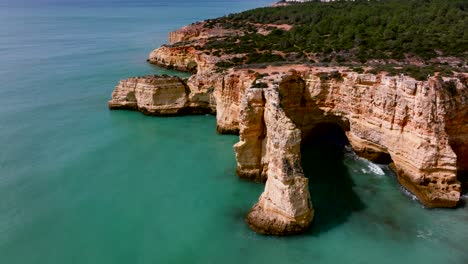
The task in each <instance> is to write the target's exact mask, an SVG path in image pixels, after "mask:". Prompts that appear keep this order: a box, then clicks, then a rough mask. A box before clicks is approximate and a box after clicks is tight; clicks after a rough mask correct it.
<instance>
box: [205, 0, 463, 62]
mask: <svg viewBox="0 0 468 264" xmlns="http://www.w3.org/2000/svg"><path fill="white" fill-rule="evenodd" d="M258 24H263V25H269V26H271V27H270V29H271V32H270V33H269V34H268V35H266V36H265V35H262V34H259V33H257V32H256V26H255V25H258ZM272 24H273V25H280V24H289V25H292V26H293V27H292V28H291V30H289V31H286V30H282V29H275V28H274V27H273V25H272ZM215 25H220V26H222V27H224V28H235V29H239V30H242V31H243V32H244V35H243V36H232V37H226V38H224V39H214V40H212V41H210V42H209V43H208V44H207V45H206V46H205V47H204V48H205V49H208V50H213V51H214V50H216V51H217V52H220V51H222V52H223V53H226V54H246V58H245V59H244V60H237V62H233V63H232V64H234V65H238V64H246V63H262V62H273V61H282V60H284V61H303V62H311V63H317V62H320V63H329V62H333V63H338V64H346V63H354V64H366V63H371V62H372V61H374V62H375V61H378V63H383V62H384V63H383V64H385V63H387V62H390V63H395V62H396V63H397V64H398V63H403V64H407V63H408V62H410V64H411V62H412V61H413V62H414V61H417V62H418V63H420V64H421V63H422V64H424V65H425V66H428V65H431V64H434V63H435V62H434V58H437V57H446V56H450V57H456V58H458V62H456V63H454V65H451V66H452V69H455V70H456V68H458V69H459V70H463V69H464V67H466V59H467V57H468V55H467V54H468V1H467V0H448V1H447V0H381V1H372V0H371V1H367V0H364V1H359V0H357V1H337V2H330V3H320V2H309V3H303V4H295V5H291V6H286V7H274V8H273V7H266V8H259V9H254V10H249V11H246V12H242V13H239V14H231V15H228V16H225V17H222V18H218V19H214V20H208V22H207V24H206V27H213V26H215ZM265 52H266V53H267V54H269V55H272V56H269V57H268V56H262V55H261V54H262V53H265ZM278 54H279V55H281V56H279V55H278ZM266 57H268V58H266ZM460 61H461V62H460ZM436 63H439V61H438V62H436ZM443 66H444V65H443V64H441V65H440V67H443ZM437 67H439V66H437ZM453 67H455V68H453Z"/></svg>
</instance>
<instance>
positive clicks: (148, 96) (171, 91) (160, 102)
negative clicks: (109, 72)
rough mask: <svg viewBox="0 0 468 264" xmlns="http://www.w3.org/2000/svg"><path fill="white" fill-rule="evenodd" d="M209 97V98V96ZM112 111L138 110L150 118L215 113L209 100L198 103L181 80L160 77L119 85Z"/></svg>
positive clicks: (127, 81) (147, 77)
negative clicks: (154, 116)
mask: <svg viewBox="0 0 468 264" xmlns="http://www.w3.org/2000/svg"><path fill="white" fill-rule="evenodd" d="M200 93H203V91H201V92H200ZM198 96H199V95H198ZM206 97H207V98H209V95H207V96H206ZM109 108H110V109H129V110H138V111H140V112H142V113H144V114H148V115H180V114H201V113H210V112H212V110H211V108H210V105H209V100H199V98H198V97H197V95H196V94H195V93H192V92H191V91H190V89H189V88H188V86H187V85H186V84H185V82H184V81H183V80H182V79H180V78H178V77H161V76H144V77H134V78H129V79H126V80H122V81H120V82H119V84H118V85H117V86H116V88H115V90H114V92H113V93H112V99H111V100H110V101H109Z"/></svg>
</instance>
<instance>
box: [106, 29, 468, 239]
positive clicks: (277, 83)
mask: <svg viewBox="0 0 468 264" xmlns="http://www.w3.org/2000/svg"><path fill="white" fill-rule="evenodd" d="M203 23H205V22H201V23H195V24H192V25H190V26H187V27H184V28H182V29H180V30H177V31H175V32H172V33H170V43H171V45H165V46H162V47H161V48H158V49H156V50H154V51H153V52H151V54H150V55H149V58H148V61H149V62H151V63H154V64H157V65H160V66H163V67H168V68H173V69H178V70H183V71H189V72H192V73H194V75H192V76H191V77H190V78H189V79H188V80H182V79H180V78H178V77H170V76H144V77H136V78H129V79H127V80H122V81H120V83H119V84H118V85H117V87H116V88H115V90H114V92H113V94H112V99H111V100H110V101H109V108H111V109H130V110H137V111H141V112H143V113H144V114H150V115H159V116H172V115H186V114H204V113H210V114H216V120H217V130H218V132H219V133H221V134H239V138H240V140H239V142H238V143H237V144H235V146H234V150H235V153H236V160H237V173H238V175H239V176H240V177H242V178H246V179H250V180H254V181H262V182H266V183H265V191H264V192H263V193H262V195H261V196H260V198H259V201H258V203H257V204H255V205H254V206H253V207H252V209H251V211H250V212H249V213H248V215H247V218H246V219H247V223H248V224H249V226H250V227H251V228H252V229H253V230H255V231H256V232H258V233H262V234H270V235H289V234H296V233H301V232H304V231H305V230H307V228H308V226H309V225H310V223H311V222H312V219H313V216H314V210H313V206H312V203H311V200H310V194H309V188H308V179H307V178H306V177H305V176H304V173H303V171H302V166H301V151H300V147H301V144H303V142H304V141H306V140H308V139H309V138H310V137H313V134H314V130H315V129H317V128H319V127H321V126H323V125H324V124H331V125H335V126H338V127H339V128H340V129H341V130H342V131H343V132H344V133H345V134H346V136H347V138H348V140H349V143H350V144H351V146H352V148H353V149H354V151H355V152H356V153H357V154H358V155H360V156H362V157H365V158H368V159H370V160H374V161H387V162H391V163H392V166H393V167H394V168H395V170H396V172H397V175H398V180H399V182H400V183H401V184H402V185H403V186H405V187H406V188H407V189H408V190H410V191H411V192H412V193H413V194H415V195H416V197H418V199H419V200H420V201H421V203H423V204H424V205H425V206H426V207H430V208H433V207H455V206H457V204H458V202H459V200H460V193H461V183H460V181H459V179H461V178H462V176H463V175H465V174H466V172H467V171H468V89H467V86H466V85H467V84H466V81H465V82H463V80H466V78H467V77H468V74H466V73H462V74H461V75H459V76H457V77H450V78H449V77H440V76H437V75H435V76H432V77H430V78H429V79H428V80H427V81H416V80H415V79H413V78H411V77H408V76H403V75H400V76H388V75H387V74H386V73H385V72H381V73H377V74H370V73H357V72H354V71H353V70H352V69H350V68H347V67H318V66H313V65H305V64H288V65H277V66H273V65H262V66H251V67H244V68H227V69H223V68H220V67H219V66H217V63H218V62H220V61H223V60H225V59H226V56H231V57H232V56H235V55H221V56H214V55H213V54H207V53H206V52H204V50H203V49H200V48H195V47H200V46H201V47H202V46H203V45H204V43H206V40H207V39H208V38H215V37H216V36H224V35H225V34H242V33H241V32H236V31H234V30H232V29H222V28H212V29H209V28H206V27H203ZM258 30H265V29H264V28H263V29H262V28H259V29H258ZM231 57H230V58H231Z"/></svg>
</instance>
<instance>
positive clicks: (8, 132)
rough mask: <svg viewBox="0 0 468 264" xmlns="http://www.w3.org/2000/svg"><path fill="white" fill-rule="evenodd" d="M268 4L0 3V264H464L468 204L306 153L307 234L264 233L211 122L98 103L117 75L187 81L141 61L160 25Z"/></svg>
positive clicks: (344, 158)
mask: <svg viewBox="0 0 468 264" xmlns="http://www.w3.org/2000/svg"><path fill="white" fill-rule="evenodd" d="M269 3H270V1H246V0H232V1H198V2H197V4H196V5H195V4H194V2H193V1H183V0H176V1H149V0H146V1H145V0H138V1H123V0H122V1H111V0H102V1H84V0H81V1H65V0H49V1H46V0H40V1H32V0H30V1H25V0H23V1H19V2H18V1H10V0H8V1H5V0H0V7H1V8H0V25H1V26H0V58H1V60H0V78H1V79H2V85H1V86H0V128H1V129H0V147H1V148H0V149H1V151H0V263H8V264H32V263H38V264H39V263H40V264H42V263H48V264H55V263H57V264H62V263H70V264H72V263H77V264H82V263H100V264H105V263H112V264H118V263H220V262H221V263H312V262H313V263H434V264H435V263H454V264H462V263H468V251H467V250H466V248H465V244H466V243H467V242H468V208H458V209H456V210H446V209H436V210H428V209H424V208H423V207H422V206H421V205H420V204H419V203H418V202H417V201H415V200H413V199H411V197H410V196H408V195H406V194H405V193H404V192H403V190H402V189H401V187H400V186H399V185H398V184H397V182H396V180H395V177H394V176H393V174H392V172H391V171H390V170H389V169H388V168H387V167H386V166H380V165H376V164H372V163H370V162H368V161H366V160H363V159H360V158H358V157H356V156H355V155H353V154H352V153H350V152H344V153H341V154H339V155H335V154H336V153H335V154H334V153H333V152H331V153H329V152H328V151H327V148H326V147H325V149H323V148H320V147H316V148H310V149H308V150H307V152H305V153H304V158H305V159H307V160H308V163H307V165H305V166H304V167H305V170H306V174H307V176H308V177H309V179H310V181H311V183H312V184H313V185H312V186H311V194H312V200H313V203H314V207H315V210H316V211H315V213H316V218H315V220H314V222H313V224H312V227H311V229H310V230H309V232H307V233H306V234H304V235H301V236H293V237H280V238H278V237H267V236H260V235H257V234H255V233H253V232H252V231H250V230H249V229H248V227H247V225H246V224H245V221H244V217H245V215H246V214H247V212H248V210H249V209H250V207H251V206H252V205H253V204H254V203H255V202H256V201H257V199H258V196H259V195H260V194H261V192H262V190H263V185H261V184H255V183H251V182H247V181H242V180H239V179H238V178H237V176H236V174H235V170H236V162H235V157H234V152H233V148H232V145H233V144H234V143H236V142H237V140H238V139H237V137H236V136H221V135H218V134H217V133H216V131H215V127H216V122H215V118H214V117H213V116H191V117H190V116H189V117H175V118H157V117H148V116H144V115H142V114H140V113H136V112H126V111H109V110H108V109H107V100H109V98H110V94H111V92H112V90H113V88H114V87H115V85H116V84H117V82H118V80H120V79H124V78H127V77H129V76H137V75H145V74H162V73H168V74H180V75H183V76H186V75H184V74H181V73H177V72H173V71H169V70H165V69H161V68H159V67H155V66H152V65H149V64H147V63H146V62H145V60H146V57H147V55H148V53H149V52H150V51H151V50H152V49H153V48H156V47H158V46H159V45H161V44H163V43H165V42H166V39H167V33H168V32H169V31H171V30H175V29H177V28H179V27H181V26H184V25H186V24H190V23H192V22H194V21H197V20H202V19H206V18H211V17H218V16H222V15H225V14H227V13H232V12H236V11H241V10H246V9H249V8H254V7H258V6H264V5H267V4H269ZM325 154H326V155H325ZM328 154H330V155H328Z"/></svg>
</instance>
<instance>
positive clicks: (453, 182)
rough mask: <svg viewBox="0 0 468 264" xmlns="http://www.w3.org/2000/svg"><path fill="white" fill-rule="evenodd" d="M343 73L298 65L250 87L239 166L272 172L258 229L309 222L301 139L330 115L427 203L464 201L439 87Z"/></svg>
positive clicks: (249, 171) (252, 174)
mask: <svg viewBox="0 0 468 264" xmlns="http://www.w3.org/2000/svg"><path fill="white" fill-rule="evenodd" d="M344 77H345V78H343V80H340V81H338V80H327V81H324V80H322V79H320V77H319V76H317V75H313V74H311V75H308V74H307V73H305V74H304V73H303V74H301V75H299V74H295V73H293V74H291V75H289V76H286V77H285V78H283V79H282V81H281V82H280V83H279V84H277V85H272V86H270V87H269V88H266V89H259V88H250V89H248V90H247V91H246V93H245V96H244V99H243V101H242V102H241V107H240V109H241V111H240V122H239V123H240V142H239V143H237V144H236V145H235V150H236V157H237V161H238V173H239V175H240V176H245V177H248V178H253V179H257V180H259V179H260V180H266V184H265V191H264V192H263V193H262V195H261V196H260V198H259V201H258V203H257V204H255V205H254V206H253V208H252V209H251V211H250V212H249V214H248V216H247V223H248V224H249V226H250V227H251V228H252V229H253V230H255V231H257V232H259V233H263V234H273V235H288V234H294V233H300V232H303V231H304V230H306V229H307V228H308V226H309V225H310V223H311V221H312V219H313V215H314V210H313V207H312V203H311V199H310V194H309V189H308V179H307V178H306V177H305V176H304V173H303V169H302V167H301V150H300V149H301V142H302V140H303V139H304V138H305V137H307V135H308V134H309V133H311V132H313V129H314V128H316V127H317V125H318V124H323V123H329V124H335V125H337V126H339V127H340V128H341V129H342V130H343V131H345V132H346V136H347V138H348V139H349V142H350V143H351V146H352V147H353V149H354V150H355V151H356V152H357V153H358V154H359V155H361V156H364V157H366V158H370V159H373V160H380V161H386V162H388V161H391V160H393V162H394V166H395V168H396V171H397V174H398V180H399V181H400V183H401V184H402V185H404V186H405V187H406V188H408V189H409V190H410V191H411V192H413V193H414V194H416V196H417V197H418V198H419V200H420V201H421V202H422V203H423V204H425V205H426V206H428V207H453V206H456V204H457V203H458V201H459V197H460V183H459V182H458V180H457V178H456V173H457V167H456V166H457V157H456V154H455V153H454V151H453V150H452V148H451V147H450V144H449V137H448V136H447V134H446V133H444V131H441V130H440V123H438V122H442V120H441V119H442V118H443V116H444V113H441V111H442V110H444V109H438V108H437V107H440V105H434V104H433V100H434V99H433V98H434V97H435V100H440V96H441V95H440V92H439V91H438V90H437V87H436V86H419V84H420V83H418V82H416V81H408V80H407V79H398V78H395V77H381V79H376V78H375V76H374V75H372V76H371V75H365V74H364V75H363V74H355V73H350V74H349V75H348V76H344ZM428 107H432V109H430V111H427V110H428ZM434 108H435V109H434Z"/></svg>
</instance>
